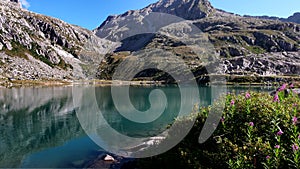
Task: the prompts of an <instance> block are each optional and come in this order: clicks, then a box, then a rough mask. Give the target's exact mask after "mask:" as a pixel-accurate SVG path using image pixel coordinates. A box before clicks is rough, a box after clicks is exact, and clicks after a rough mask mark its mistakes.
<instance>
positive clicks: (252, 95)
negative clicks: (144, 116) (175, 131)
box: [137, 84, 300, 169]
mask: <svg viewBox="0 0 300 169" xmlns="http://www.w3.org/2000/svg"><path fill="white" fill-rule="evenodd" d="M291 87H292V86H288V85H287V84H284V85H283V86H282V87H281V88H279V89H278V90H277V92H276V93H275V94H274V96H271V95H270V94H268V93H257V92H246V93H242V94H240V95H234V94H228V95H226V96H225V108H224V110H223V114H222V118H221V120H220V124H219V125H218V127H217V129H216V131H215V132H214V134H213V136H212V137H210V138H209V140H207V141H206V142H205V143H203V144H199V143H198V137H199V134H200V131H201V129H202V127H203V124H204V122H205V120H206V119H207V116H208V114H209V111H210V109H211V108H212V107H213V106H212V107H206V108H201V109H200V111H199V113H197V114H196V115H197V120H196V123H195V125H194V127H193V128H192V130H191V131H190V133H189V134H188V135H187V136H186V137H185V139H184V140H183V141H182V142H181V143H180V144H178V145H177V146H176V147H174V148H173V149H172V150H170V151H168V152H166V153H164V154H162V155H159V156H156V157H152V158H147V159H140V160H138V161H137V164H138V166H139V168H233V169H235V168H300V149H299V146H300V129H299V124H300V119H299V120H298V118H299V117H300V99H299V97H298V95H297V94H295V93H293V92H287V91H288V88H291ZM220 103H221V102H219V103H216V104H220ZM186 120H190V119H189V118H184V119H181V120H178V121H177V122H176V123H177V124H174V125H183V126H184V122H185V121H186Z"/></svg>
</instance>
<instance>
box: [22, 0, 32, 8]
mask: <svg viewBox="0 0 300 169" xmlns="http://www.w3.org/2000/svg"><path fill="white" fill-rule="evenodd" d="M20 2H21V4H22V6H24V7H25V8H29V7H30V4H29V3H28V2H27V0H20Z"/></svg>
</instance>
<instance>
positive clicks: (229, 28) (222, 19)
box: [94, 0, 300, 79]
mask: <svg viewBox="0 0 300 169" xmlns="http://www.w3.org/2000/svg"><path fill="white" fill-rule="evenodd" d="M153 12H162V13H167V14H175V15H177V16H179V17H181V18H183V19H182V22H186V23H189V24H193V25H196V26H197V27H198V28H199V29H200V30H201V31H202V32H203V33H204V34H205V35H206V36H207V37H208V38H209V40H210V42H211V43H212V45H213V46H214V48H215V51H216V53H217V57H219V58H221V62H223V63H222V65H221V66H222V67H223V70H220V69H219V70H215V73H220V74H229V75H243V74H246V75H264V76H266V75H268V76H269V75H292V74H297V73H299V70H300V65H297V63H298V61H299V59H298V57H297V55H298V51H299V47H300V25H299V24H296V23H290V22H281V21H278V20H269V19H260V18H255V17H242V16H239V15H235V14H232V13H228V12H225V11H222V10H219V9H215V8H213V7H212V6H211V5H210V3H209V2H208V1H207V0H160V1H159V2H157V3H154V4H151V5H149V6H147V7H145V8H143V9H141V10H135V11H128V12H126V13H124V14H122V15H117V16H109V17H108V18H107V20H106V21H105V22H104V23H103V24H101V25H100V26H99V27H98V28H97V29H95V30H94V32H95V34H96V35H97V36H99V37H101V38H107V39H109V40H112V41H121V42H122V43H123V44H122V46H123V48H122V47H121V48H118V49H117V50H116V51H115V54H110V55H107V57H105V62H103V63H101V64H100V67H99V72H98V77H99V78H108V79H109V78H111V75H112V74H113V72H114V68H116V67H118V64H119V63H120V62H121V61H122V60H124V58H126V57H131V56H130V55H132V54H134V53H135V52H137V51H140V50H143V49H147V48H157V47H158V48H170V49H171V50H173V51H175V52H174V53H182V55H179V56H181V58H183V59H184V60H185V62H186V63H187V64H188V65H189V66H190V68H191V69H192V70H193V72H194V74H195V75H196V76H197V77H198V76H202V75H205V74H207V71H205V70H204V69H203V66H205V64H203V63H202V62H201V61H197V59H196V58H197V57H192V59H187V58H190V57H186V56H187V55H189V54H187V53H183V52H182V50H183V49H182V48H184V46H186V45H184V44H181V45H180V43H176V44H177V45H175V46H174V41H173V43H167V42H166V37H163V36H159V33H153V34H154V35H153V36H134V37H132V36H133V35H136V34H137V33H141V32H147V31H153V30H151V27H150V28H147V27H145V24H146V23H147V22H146V20H147V19H145V18H147V17H149V15H151V13H153ZM184 19H187V20H186V21H184ZM157 20H163V18H162V19H160V18H158V19H157ZM153 21H154V23H155V24H158V26H157V25H154V27H155V26H157V27H156V30H158V29H157V28H159V27H161V25H159V24H160V23H159V21H156V20H153ZM162 22H163V21H162ZM164 22H168V21H166V20H164ZM170 22H171V21H170ZM165 24H166V25H167V24H168V23H165ZM152 27H153V25H152ZM188 27H189V26H187V27H184V28H183V29H188ZM180 33H183V32H180ZM200 34H201V33H200ZM130 37H131V39H135V41H136V42H143V43H139V45H138V46H137V45H136V44H134V43H133V42H131V41H130ZM169 40H170V39H169ZM198 40H199V39H198ZM124 51H130V52H129V53H127V54H126V52H125V53H124ZM282 52H284V55H282ZM263 56H266V57H267V58H272V57H273V56H274V60H273V61H272V64H268V63H270V60H266V59H262V65H257V64H256V62H253V61H250V60H249V59H250V58H258V57H263ZM240 57H244V58H245V60H248V61H249V62H250V63H253V64H254V65H255V66H253V67H256V68H255V70H254V69H252V68H250V67H249V66H245V65H243V66H239V65H238V64H237V63H238V62H234V60H235V59H236V58H240ZM275 58H276V59H275ZM279 58H281V59H279ZM290 59H291V60H294V61H295V62H290V61H288V60H290ZM294 63H296V65H294ZM206 64H207V63H206ZM274 64H275V65H284V64H287V66H286V68H285V69H284V71H283V69H282V67H285V66H279V67H278V68H277V67H271V65H274ZM291 64H293V65H291ZM132 66H134V65H132ZM261 66H264V67H263V69H262V70H257V69H259V67H261ZM257 67H258V68H257ZM145 74H146V75H145ZM144 75H145V76H153V73H144ZM154 76H156V75H154Z"/></svg>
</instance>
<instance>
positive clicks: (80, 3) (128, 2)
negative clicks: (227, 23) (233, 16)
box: [22, 0, 300, 29]
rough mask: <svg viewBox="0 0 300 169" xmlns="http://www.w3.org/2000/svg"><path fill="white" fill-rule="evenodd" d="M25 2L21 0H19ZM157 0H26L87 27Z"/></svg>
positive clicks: (266, 11)
mask: <svg viewBox="0 0 300 169" xmlns="http://www.w3.org/2000/svg"><path fill="white" fill-rule="evenodd" d="M22 1H24V2H25V0H22ZM156 1H157V0H73V1H71V0H27V2H28V3H29V5H28V6H29V7H28V9H29V10H31V11H34V12H38V13H41V14H45V15H48V16H53V17H56V18H59V19H62V20H64V21H66V22H68V23H71V24H75V25H79V26H82V27H85V28H88V29H94V28H96V27H97V26H99V25H100V24H101V23H102V22H103V21H104V20H105V19H106V17H107V16H108V15H110V14H121V13H124V12H125V11H127V10H131V9H140V8H143V7H145V6H147V5H149V4H150V3H153V2H156ZM210 1H211V3H212V4H213V6H214V7H216V8H219V9H223V10H226V11H229V12H234V13H237V14H241V15H244V14H249V15H271V16H279V17H288V16H290V15H292V14H293V13H294V12H300V1H299V0H210Z"/></svg>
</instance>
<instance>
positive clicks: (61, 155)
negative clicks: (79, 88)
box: [0, 86, 273, 168]
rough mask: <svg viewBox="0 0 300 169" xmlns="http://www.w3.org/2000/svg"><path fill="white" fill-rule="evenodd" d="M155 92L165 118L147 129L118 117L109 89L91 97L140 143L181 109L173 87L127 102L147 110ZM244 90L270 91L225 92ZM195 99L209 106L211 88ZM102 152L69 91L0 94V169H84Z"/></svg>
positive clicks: (133, 95) (136, 90) (141, 92)
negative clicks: (163, 106)
mask: <svg viewBox="0 0 300 169" xmlns="http://www.w3.org/2000/svg"><path fill="white" fill-rule="evenodd" d="M153 89H161V90H163V91H164V93H165V95H166V96H167V99H168V104H167V107H166V109H165V111H164V113H163V114H162V115H161V116H160V117H159V118H158V119H157V120H155V121H153V122H151V123H148V124H137V123H134V122H132V121H129V120H127V119H126V118H124V117H123V116H121V115H120V114H119V113H118V111H117V110H116V108H115V106H114V103H113V100H112V97H111V92H110V91H111V90H110V87H96V88H95V94H96V99H97V103H98V107H99V109H100V110H101V111H102V113H103V117H104V118H105V120H106V121H107V122H108V124H109V125H111V126H112V127H113V128H114V129H115V130H117V131H118V132H120V133H122V134H125V135H128V136H134V137H144V136H155V135H157V134H159V133H161V132H162V131H163V130H164V128H165V127H166V126H167V125H168V124H170V123H172V122H173V119H174V118H175V117H176V116H177V115H178V110H179V109H180V102H181V98H180V96H181V95H180V92H179V90H178V88H177V87H176V86H165V87H155V86H153V87H131V88H130V100H131V103H132V104H133V105H134V107H135V108H136V109H137V110H140V111H145V110H147V109H149V108H150V106H151V105H150V103H149V101H148V95H149V93H150V92H151V91H152V90H153ZM246 90H255V91H270V90H273V89H272V88H265V87H245V86H244V87H233V86H232V87H228V92H236V93H240V92H244V91H246ZM199 93H200V105H202V106H206V105H209V104H211V101H212V97H211V88H210V87H207V86H203V87H199ZM155 101H156V102H160V99H159V98H157V100H155ZM124 106H125V107H126V105H124ZM103 151H104V150H103V149H102V148H101V147H99V146H98V145H97V144H95V143H94V142H93V141H92V140H91V139H90V138H89V137H88V136H87V134H86V133H85V132H84V130H83V129H82V127H81V125H80V123H79V120H78V118H77V115H76V110H75V108H74V104H73V93H72V87H32V88H12V89H0V168H12V167H21V168H22V167H23V168H32V167H35V168H36V167H37V168H45V167H47V168H57V167H63V168H70V167H71V168H72V167H82V166H83V165H84V164H85V163H86V162H87V161H90V160H93V159H95V158H96V157H97V156H98V155H99V154H101V153H103Z"/></svg>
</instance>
